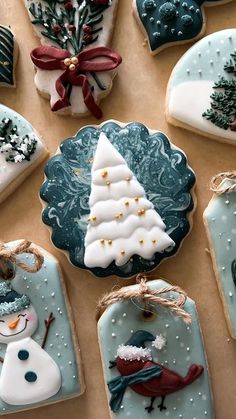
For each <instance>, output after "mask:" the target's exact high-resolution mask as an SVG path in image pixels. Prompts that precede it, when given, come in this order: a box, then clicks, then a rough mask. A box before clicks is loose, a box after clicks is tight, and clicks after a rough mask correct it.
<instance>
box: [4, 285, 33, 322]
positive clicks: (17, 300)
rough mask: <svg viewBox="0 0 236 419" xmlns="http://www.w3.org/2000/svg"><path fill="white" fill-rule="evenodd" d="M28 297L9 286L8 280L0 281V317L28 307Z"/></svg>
mask: <svg viewBox="0 0 236 419" xmlns="http://www.w3.org/2000/svg"><path fill="white" fill-rule="evenodd" d="M29 305H30V299H29V297H28V296H27V295H25V294H19V293H18V292H16V291H15V290H14V289H13V288H11V286H10V283H9V282H8V281H2V282H0V317H2V316H6V315H7V314H12V313H17V312H19V311H21V310H24V309H25V308H27V307H29Z"/></svg>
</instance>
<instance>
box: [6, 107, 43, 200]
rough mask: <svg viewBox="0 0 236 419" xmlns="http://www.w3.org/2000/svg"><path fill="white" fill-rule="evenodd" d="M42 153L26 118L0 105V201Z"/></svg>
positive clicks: (22, 178)
mask: <svg viewBox="0 0 236 419" xmlns="http://www.w3.org/2000/svg"><path fill="white" fill-rule="evenodd" d="M46 155H47V151H46V149H45V147H44V145H43V142H42V140H41V139H40V138H39V136H38V134H37V133H36V131H35V130H34V128H33V127H32V126H31V125H30V124H29V122H28V121H26V119H24V118H23V117H22V116H21V115H19V114H18V113H17V112H15V111H13V110H12V109H10V108H7V107H6V106H3V105H0V203H1V202H2V201H3V200H4V199H6V198H7V196H8V195H10V194H11V193H12V192H13V191H14V189H15V188H16V187H17V186H18V185H20V183H21V182H23V180H24V179H25V178H26V177H27V176H28V175H29V174H30V173H31V172H32V171H33V170H34V169H35V167H36V166H37V165H39V164H40V163H41V162H42V161H43V160H44V159H45V157H46Z"/></svg>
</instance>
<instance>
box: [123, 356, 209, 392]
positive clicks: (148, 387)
mask: <svg viewBox="0 0 236 419" xmlns="http://www.w3.org/2000/svg"><path fill="white" fill-rule="evenodd" d="M154 365H158V366H160V368H161V369H162V373H161V375H160V376H158V377H155V378H152V379H150V380H148V381H146V382H144V383H141V384H134V385H131V386H130V388H132V390H134V391H135V392H136V393H138V394H141V395H142V396H146V397H163V396H167V395H168V394H171V393H174V392H176V391H178V390H181V389H182V388H184V387H186V386H188V385H189V384H191V383H193V382H194V381H195V380H196V379H197V378H198V377H200V375H201V374H202V373H203V370H204V368H203V367H202V366H201V365H195V364H193V365H191V367H190V368H189V370H188V373H187V375H186V376H185V377H182V376H181V375H179V374H178V373H176V372H175V371H172V370H170V369H168V368H166V367H164V366H162V365H161V364H158V363H155V362H153V361H143V360H139V361H138V360H133V361H126V360H124V359H121V358H119V357H118V358H117V359H116V367H117V369H118V371H119V373H120V374H121V375H123V376H126V375H130V374H133V373H135V372H137V371H140V370H142V369H145V368H150V367H152V366H154Z"/></svg>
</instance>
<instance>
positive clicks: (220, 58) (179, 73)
mask: <svg viewBox="0 0 236 419" xmlns="http://www.w3.org/2000/svg"><path fill="white" fill-rule="evenodd" d="M235 51H236V29H225V30H223V31H219V32H215V33H213V34H211V35H208V36H206V37H205V38H203V39H201V40H200V41H198V42H197V43H196V44H195V45H193V46H192V47H191V48H190V49H189V50H188V51H187V52H186V53H185V54H184V55H183V57H182V58H181V59H180V60H179V61H178V63H177V64H176V66H175V68H174V70H173V73H172V76H171V79H170V87H174V86H177V85H179V84H181V83H185V82H188V81H195V80H197V81H204V80H212V81H217V80H218V79H219V77H221V76H224V77H225V78H226V79H229V80H230V79H232V75H230V74H228V73H226V71H224V65H225V63H226V61H229V59H230V54H232V53H233V52H235Z"/></svg>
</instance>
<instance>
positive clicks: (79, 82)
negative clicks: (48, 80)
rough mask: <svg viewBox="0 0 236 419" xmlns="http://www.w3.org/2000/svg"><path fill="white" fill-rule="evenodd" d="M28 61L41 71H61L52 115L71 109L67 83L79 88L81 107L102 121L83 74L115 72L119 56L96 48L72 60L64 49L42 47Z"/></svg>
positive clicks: (73, 57)
mask: <svg viewBox="0 0 236 419" xmlns="http://www.w3.org/2000/svg"><path fill="white" fill-rule="evenodd" d="M101 58H106V60H103V61H102V60H101ZM31 59H32V61H33V63H34V65H35V66H36V67H38V68H39V69H40V70H49V71H50V70H64V72H63V73H62V74H61V76H60V77H58V79H57V80H56V83H55V88H56V91H57V93H58V95H59V96H60V99H58V100H57V102H56V103H55V104H54V105H53V107H52V111H54V112H55V111H58V110H60V109H63V108H65V107H67V106H70V100H69V97H68V93H67V90H66V86H67V84H68V83H69V84H71V85H72V86H80V87H81V88H82V93H83V97H84V103H85V104H86V106H87V108H88V109H89V111H90V112H91V113H92V114H93V115H94V116H95V117H96V118H101V117H102V111H101V109H100V108H99V106H98V105H97V104H96V102H95V100H94V97H93V91H92V88H91V86H90V84H89V81H88V76H87V74H86V73H87V72H100V71H110V70H114V69H115V68H117V67H118V66H119V65H120V64H121V61H122V58H121V56H120V55H119V54H117V53H116V52H114V51H112V49H110V48H108V47H96V48H90V49H87V50H85V51H82V52H80V53H79V54H78V55H75V56H73V55H72V54H71V53H70V52H69V51H67V50H66V49H59V48H56V47H50V46H41V47H38V48H35V49H33V51H32V52H31Z"/></svg>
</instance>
